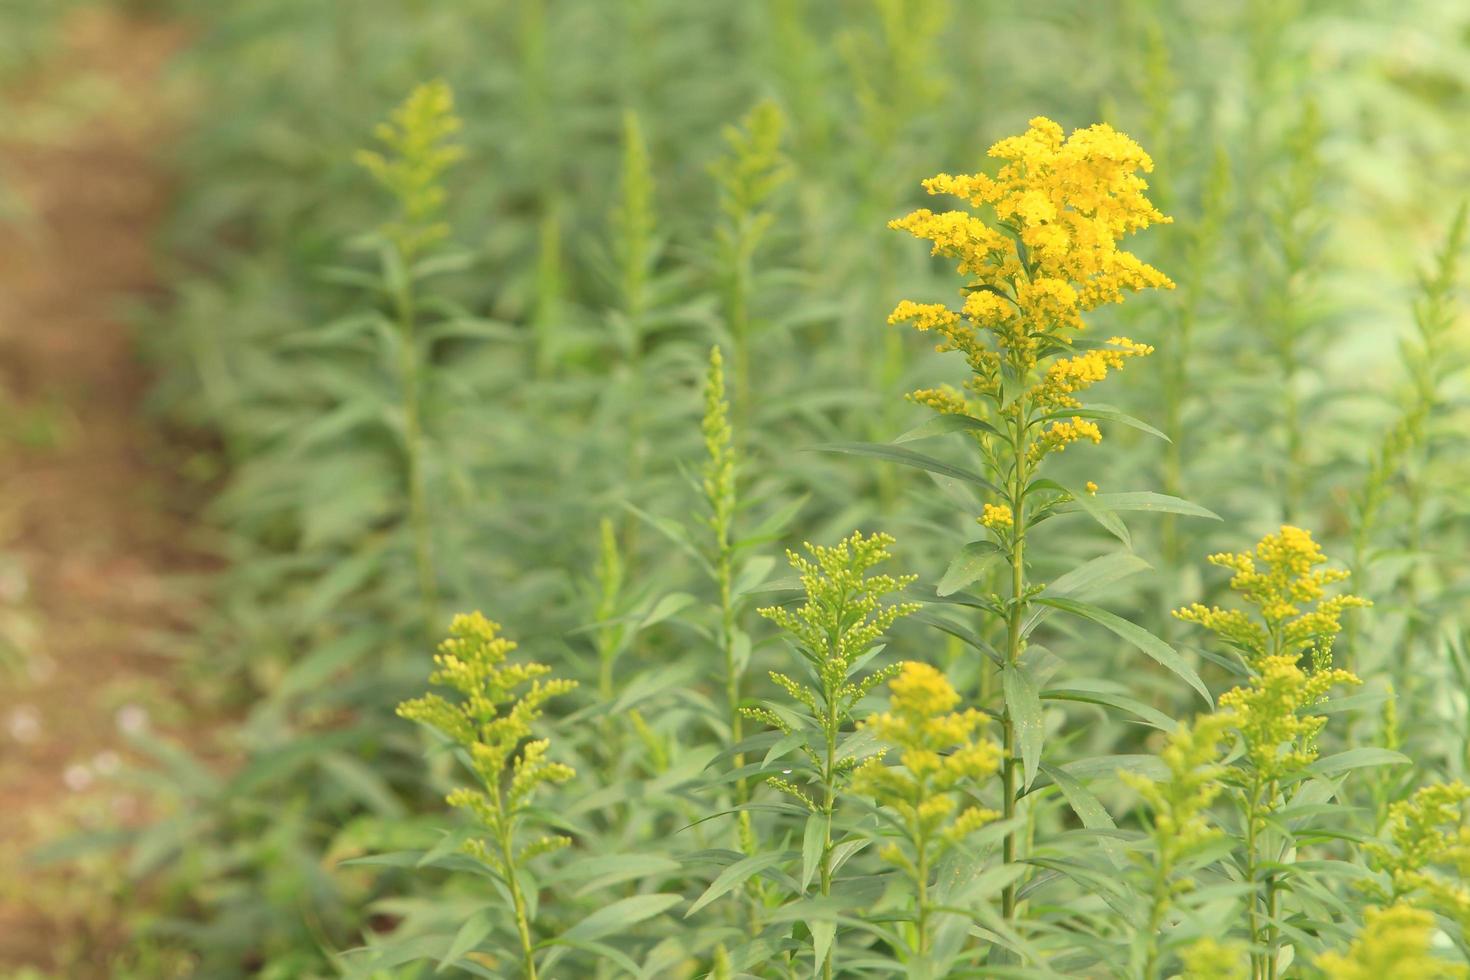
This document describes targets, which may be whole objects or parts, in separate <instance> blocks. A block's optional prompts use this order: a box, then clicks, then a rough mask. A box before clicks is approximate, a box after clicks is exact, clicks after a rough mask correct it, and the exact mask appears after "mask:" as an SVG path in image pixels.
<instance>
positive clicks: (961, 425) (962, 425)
mask: <svg viewBox="0 0 1470 980" xmlns="http://www.w3.org/2000/svg"><path fill="white" fill-rule="evenodd" d="M951 432H989V433H990V434H991V435H995V436H998V435H1000V434H1001V432H1000V430H999V429H997V428H996V427H995V426H993V425H991V424H990V423H989V422H986V421H984V420H983V419H977V418H975V417H973V416H970V415H936V416H934V418H932V419H930V420H929V421H927V422H925V423H923V424H922V425H918V426H915V427H914V428H912V429H910V430H909V431H907V432H905V433H904V434H903V435H901V436H899V437H898V438H897V439H895V440H893V441H894V443H900V442H914V441H916V440H918V439H929V438H932V437H934V436H942V435H947V434H948V433H951Z"/></svg>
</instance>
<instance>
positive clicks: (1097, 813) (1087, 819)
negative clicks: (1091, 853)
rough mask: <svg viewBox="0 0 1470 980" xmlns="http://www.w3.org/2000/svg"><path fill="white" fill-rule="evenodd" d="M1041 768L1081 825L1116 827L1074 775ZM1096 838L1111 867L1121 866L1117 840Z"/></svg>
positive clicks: (1100, 804) (1064, 771) (1101, 806)
mask: <svg viewBox="0 0 1470 980" xmlns="http://www.w3.org/2000/svg"><path fill="white" fill-rule="evenodd" d="M1041 768H1042V771H1043V772H1045V773H1046V774H1047V775H1048V776H1050V777H1051V779H1052V782H1054V783H1056V784H1057V789H1059V790H1061V791H1062V797H1063V798H1064V799H1065V800H1066V801H1067V805H1068V806H1070V807H1071V808H1072V812H1073V813H1075V814H1077V818H1078V819H1079V820H1081V821H1082V826H1084V827H1086V828H1087V829H1088V830H1116V829H1117V828H1118V825H1117V824H1116V823H1114V822H1113V816H1112V814H1110V813H1108V811H1107V808H1106V807H1104V806H1103V805H1102V802H1101V801H1100V800H1099V799H1098V798H1097V797H1096V796H1093V795H1092V791H1091V790H1089V789H1088V788H1087V787H1086V786H1083V785H1082V783H1081V782H1080V781H1079V780H1078V779H1077V778H1076V777H1075V776H1073V775H1072V774H1071V773H1069V772H1067V771H1066V770H1065V769H1058V768H1057V767H1055V766H1042V767H1041ZM1098 840H1099V842H1101V844H1102V848H1103V852H1104V853H1105V854H1107V856H1108V860H1109V861H1111V862H1112V863H1113V867H1115V868H1122V867H1123V851H1122V848H1121V847H1120V846H1119V845H1118V842H1117V841H1116V840H1114V839H1113V838H1111V837H1108V836H1106V835H1104V836H1101V837H1099V838H1098Z"/></svg>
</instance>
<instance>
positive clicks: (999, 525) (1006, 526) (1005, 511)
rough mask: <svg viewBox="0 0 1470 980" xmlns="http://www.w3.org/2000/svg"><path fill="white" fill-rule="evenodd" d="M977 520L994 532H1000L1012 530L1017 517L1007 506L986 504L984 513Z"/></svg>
mask: <svg viewBox="0 0 1470 980" xmlns="http://www.w3.org/2000/svg"><path fill="white" fill-rule="evenodd" d="M977 520H978V521H979V522H980V523H981V524H983V525H985V526H986V527H988V528H990V529H991V530H992V531H996V532H1000V531H1007V530H1010V528H1011V525H1013V524H1014V523H1015V521H1016V517H1015V515H1014V514H1012V513H1011V509H1010V508H1009V507H1007V506H1006V505H1005V504H986V505H985V510H984V512H983V513H982V514H981V515H980V517H979V518H977Z"/></svg>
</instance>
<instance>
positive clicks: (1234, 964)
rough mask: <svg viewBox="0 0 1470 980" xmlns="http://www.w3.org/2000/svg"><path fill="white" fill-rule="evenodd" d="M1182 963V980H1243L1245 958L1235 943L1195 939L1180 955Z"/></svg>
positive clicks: (1208, 937)
mask: <svg viewBox="0 0 1470 980" xmlns="http://www.w3.org/2000/svg"><path fill="white" fill-rule="evenodd" d="M1180 959H1181V960H1182V961H1183V963H1184V972H1183V973H1181V974H1180V977H1181V978H1184V980H1245V976H1246V969H1245V956H1244V955H1243V950H1242V949H1241V947H1240V946H1239V945H1237V944H1235V943H1222V942H1220V941H1219V940H1217V939H1214V938H1212V937H1210V936H1206V937H1204V938H1203V939H1197V940H1195V941H1194V942H1193V943H1190V945H1189V946H1188V947H1187V948H1186V949H1185V950H1184V952H1183V953H1182V954H1180Z"/></svg>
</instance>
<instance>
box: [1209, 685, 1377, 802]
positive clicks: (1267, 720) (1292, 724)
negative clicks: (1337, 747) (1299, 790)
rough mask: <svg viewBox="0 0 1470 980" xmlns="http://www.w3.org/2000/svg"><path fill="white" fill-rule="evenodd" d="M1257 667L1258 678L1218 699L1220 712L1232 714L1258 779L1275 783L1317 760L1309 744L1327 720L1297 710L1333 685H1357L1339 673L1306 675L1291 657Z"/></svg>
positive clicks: (1312, 742) (1313, 746) (1315, 701)
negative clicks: (1260, 777)
mask: <svg viewBox="0 0 1470 980" xmlns="http://www.w3.org/2000/svg"><path fill="white" fill-rule="evenodd" d="M1257 667H1258V668H1259V670H1260V673H1259V674H1257V675H1256V676H1255V677H1252V678H1251V682H1250V684H1249V685H1247V686H1245V687H1237V688H1235V689H1234V690H1231V691H1227V692H1226V693H1225V694H1222V695H1221V696H1220V707H1221V708H1224V709H1225V710H1227V711H1231V712H1233V713H1234V714H1235V715H1236V727H1237V728H1239V730H1240V733H1241V735H1242V737H1243V738H1244V739H1245V745H1246V756H1247V758H1249V759H1250V761H1251V764H1252V765H1253V766H1254V767H1255V769H1256V771H1257V772H1258V773H1260V774H1261V776H1262V778H1263V779H1266V780H1273V779H1279V778H1281V777H1282V776H1285V775H1288V774H1290V773H1291V772H1293V771H1294V770H1296V769H1300V768H1302V767H1303V766H1306V765H1308V764H1309V763H1311V762H1312V760H1314V759H1315V758H1317V747H1316V745H1315V744H1314V742H1315V738H1316V736H1317V733H1318V732H1320V731H1321V730H1322V726H1324V725H1326V724H1327V718H1326V716H1324V715H1313V714H1302V713H1301V712H1302V709H1304V708H1307V707H1310V706H1311V705H1313V704H1316V703H1318V702H1319V701H1321V700H1322V697H1323V696H1324V695H1325V694H1326V693H1327V692H1328V690H1330V689H1331V688H1333V687H1334V686H1336V685H1338V684H1361V683H1363V682H1362V681H1361V680H1359V679H1358V678H1357V677H1356V676H1354V675H1353V674H1351V673H1349V672H1348V671H1345V670H1318V671H1316V672H1314V673H1311V674H1308V673H1306V672H1305V671H1303V670H1302V669H1301V668H1300V667H1298V666H1297V658H1296V657H1295V656H1273V657H1266V658H1264V659H1263V660H1261V661H1260V663H1259V664H1258V665H1257Z"/></svg>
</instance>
